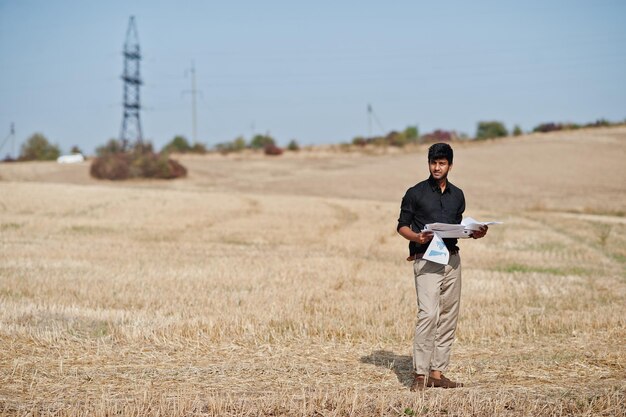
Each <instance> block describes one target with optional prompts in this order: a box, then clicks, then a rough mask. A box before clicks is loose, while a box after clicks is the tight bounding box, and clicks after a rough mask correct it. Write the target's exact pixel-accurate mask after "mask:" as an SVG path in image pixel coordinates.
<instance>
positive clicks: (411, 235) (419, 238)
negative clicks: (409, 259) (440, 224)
mask: <svg viewBox="0 0 626 417" xmlns="http://www.w3.org/2000/svg"><path fill="white" fill-rule="evenodd" d="M398 233H399V234H400V236H402V237H403V238H405V239H406V240H410V241H411V242H417V243H419V244H420V245H423V244H424V243H426V242H429V241H430V240H431V239H432V238H433V232H419V233H416V232H414V231H413V230H411V228H410V227H409V226H402V227H400V228H399V229H398Z"/></svg>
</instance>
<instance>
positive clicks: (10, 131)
mask: <svg viewBox="0 0 626 417" xmlns="http://www.w3.org/2000/svg"><path fill="white" fill-rule="evenodd" d="M9 139H11V153H10V154H8V155H7V157H6V158H5V159H6V160H8V161H11V160H15V159H17V157H15V158H14V157H13V155H15V123H11V128H10V130H9V135H8V136H7V137H6V138H4V140H3V141H2V144H0V151H2V148H4V145H6V143H7V142H8V141H9Z"/></svg>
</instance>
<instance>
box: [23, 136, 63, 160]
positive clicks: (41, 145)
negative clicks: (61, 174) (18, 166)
mask: <svg viewBox="0 0 626 417" xmlns="http://www.w3.org/2000/svg"><path fill="white" fill-rule="evenodd" d="M59 155H61V151H60V150H59V147H58V146H56V145H52V144H51V143H50V142H48V139H47V138H46V137H45V136H44V135H42V134H41V133H35V134H34V135H32V136H31V137H29V138H28V140H27V141H26V143H24V144H23V145H22V149H21V152H20V157H19V159H20V160H21V161H50V160H55V159H57V158H58V157H59Z"/></svg>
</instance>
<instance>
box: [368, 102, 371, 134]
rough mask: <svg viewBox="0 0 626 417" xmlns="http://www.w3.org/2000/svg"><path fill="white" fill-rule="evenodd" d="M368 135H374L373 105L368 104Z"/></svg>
mask: <svg viewBox="0 0 626 417" xmlns="http://www.w3.org/2000/svg"><path fill="white" fill-rule="evenodd" d="M367 137H368V138H371V137H372V105H371V104H369V103H368V104H367Z"/></svg>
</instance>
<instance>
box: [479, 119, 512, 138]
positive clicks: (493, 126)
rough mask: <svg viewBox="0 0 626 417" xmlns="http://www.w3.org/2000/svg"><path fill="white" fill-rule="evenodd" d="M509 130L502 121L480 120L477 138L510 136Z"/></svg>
mask: <svg viewBox="0 0 626 417" xmlns="http://www.w3.org/2000/svg"><path fill="white" fill-rule="evenodd" d="M508 134H509V132H508V131H507V130H506V127H504V124H502V122H497V121H490V122H478V127H477V129H476V139H478V140H482V139H492V138H500V137H504V136H508Z"/></svg>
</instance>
